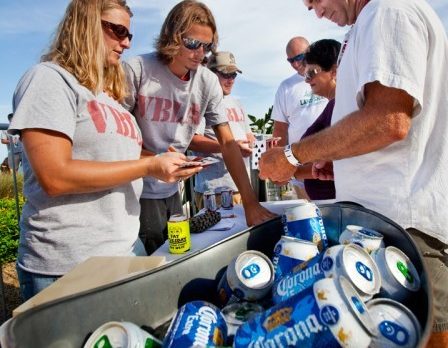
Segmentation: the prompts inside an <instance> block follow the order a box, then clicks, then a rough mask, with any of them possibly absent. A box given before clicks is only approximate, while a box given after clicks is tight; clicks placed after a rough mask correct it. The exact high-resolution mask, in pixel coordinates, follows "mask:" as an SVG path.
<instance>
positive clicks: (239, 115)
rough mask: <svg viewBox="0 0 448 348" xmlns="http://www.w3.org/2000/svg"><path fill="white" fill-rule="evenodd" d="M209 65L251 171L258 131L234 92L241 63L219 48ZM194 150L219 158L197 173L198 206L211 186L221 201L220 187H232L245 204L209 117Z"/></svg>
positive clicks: (238, 200)
mask: <svg viewBox="0 0 448 348" xmlns="http://www.w3.org/2000/svg"><path fill="white" fill-rule="evenodd" d="M207 66H208V68H209V69H210V70H211V71H213V72H214V73H215V74H216V76H218V80H219V84H220V85H221V88H222V92H223V94H224V108H225V112H226V117H227V121H228V122H229V126H230V129H231V130H232V133H233V136H234V138H235V140H236V142H237V144H238V146H239V147H240V151H241V155H242V156H243V157H245V158H244V164H245V167H246V171H247V172H248V174H249V173H250V163H249V158H248V157H249V156H250V155H251V154H252V149H251V147H250V143H251V142H253V141H254V140H255V137H254V135H253V134H252V131H251V129H250V126H249V123H250V121H249V118H248V117H247V114H246V112H245V111H244V109H243V106H242V105H241V102H240V101H239V100H238V99H236V98H234V97H233V96H231V95H230V94H231V92H232V88H233V85H234V83H235V79H236V77H237V76H238V73H240V74H241V73H242V72H241V70H240V69H239V68H238V67H237V65H236V61H235V56H234V55H233V54H232V53H230V52H216V53H214V54H212V55H211V56H210V58H209V61H208V65H207ZM189 149H190V150H193V151H194V152H195V155H197V156H200V157H208V156H210V157H214V158H217V159H219V162H218V163H216V164H214V165H212V166H209V167H208V168H205V169H204V170H202V171H201V172H199V173H198V175H196V176H195V186H194V191H195V203H196V207H197V208H198V209H201V208H202V207H203V193H204V192H205V191H208V190H213V191H215V190H217V191H218V193H217V194H216V199H217V203H218V204H219V203H220V194H219V188H221V187H229V188H231V189H232V190H233V203H234V204H241V203H242V200H241V195H240V194H239V192H238V187H237V186H236V185H235V183H234V182H233V180H232V177H231V176H230V173H229V171H228V170H227V168H226V166H225V163H224V161H223V157H222V154H221V146H220V145H219V142H218V140H217V139H216V136H215V133H214V131H213V128H212V127H211V126H206V125H205V119H202V120H201V124H200V127H199V128H198V129H197V131H196V134H195V135H194V137H193V139H192V141H191V144H190V147H189Z"/></svg>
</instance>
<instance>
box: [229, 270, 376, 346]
mask: <svg viewBox="0 0 448 348" xmlns="http://www.w3.org/2000/svg"><path fill="white" fill-rule="evenodd" d="M374 334H375V329H374V325H373V321H372V318H370V314H369V312H368V311H367V309H366V307H365V305H364V303H363V302H362V300H361V299H360V298H359V295H358V293H357V291H356V290H355V289H354V288H353V286H352V285H351V283H350V282H349V281H348V280H346V279H345V278H344V277H340V278H325V279H321V280H319V281H317V282H316V283H315V284H314V285H313V286H312V287H310V288H308V289H307V290H305V291H304V292H302V293H300V294H299V295H297V296H294V297H291V298H290V299H288V300H286V301H285V302H282V303H280V304H277V305H275V306H274V307H271V308H270V309H268V310H267V311H265V312H264V313H262V314H259V315H257V316H255V317H254V318H252V319H251V320H249V321H248V322H247V323H245V324H243V325H242V326H241V327H240V328H239V329H238V331H237V332H236V335H235V340H234V347H235V348H240V347H249V348H264V347H269V348H275V347H301V348H308V347H310V348H311V347H313V348H324V347H325V348H333V347H341V346H342V347H348V348H367V347H368V346H369V344H370V343H371V341H372V336H373V335H374Z"/></svg>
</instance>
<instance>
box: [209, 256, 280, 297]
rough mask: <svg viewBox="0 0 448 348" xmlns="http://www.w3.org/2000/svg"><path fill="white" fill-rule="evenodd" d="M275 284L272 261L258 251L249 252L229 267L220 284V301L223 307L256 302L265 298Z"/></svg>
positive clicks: (234, 260) (232, 262)
mask: <svg viewBox="0 0 448 348" xmlns="http://www.w3.org/2000/svg"><path fill="white" fill-rule="evenodd" d="M273 282H274V266H273V265H272V262H271V260H269V258H268V257H267V256H266V255H264V254H263V253H261V252H259V251H256V250H247V251H245V252H243V253H241V254H240V255H238V256H237V257H236V258H234V259H233V260H232V261H231V262H230V264H229V265H228V266H227V270H226V272H224V274H223V276H222V278H221V280H220V281H219V284H218V299H219V301H220V303H221V304H222V305H226V304H230V303H235V302H241V301H242V300H246V301H256V300H260V299H262V298H263V297H265V296H266V295H267V294H268V293H269V292H270V290H271V287H272V284H273Z"/></svg>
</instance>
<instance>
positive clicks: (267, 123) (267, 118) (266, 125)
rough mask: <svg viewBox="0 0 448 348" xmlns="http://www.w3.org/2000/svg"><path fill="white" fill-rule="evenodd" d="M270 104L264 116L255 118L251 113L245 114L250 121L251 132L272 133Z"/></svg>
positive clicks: (272, 122)
mask: <svg viewBox="0 0 448 348" xmlns="http://www.w3.org/2000/svg"><path fill="white" fill-rule="evenodd" d="M271 114H272V106H271V107H270V108H269V110H268V112H267V113H265V114H264V118H257V117H256V116H253V115H247V116H248V117H249V119H250V120H251V121H252V123H251V124H250V128H251V129H252V132H254V133H258V134H272V131H273V125H274V120H271Z"/></svg>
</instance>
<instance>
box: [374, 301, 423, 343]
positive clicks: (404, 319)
mask: <svg viewBox="0 0 448 348" xmlns="http://www.w3.org/2000/svg"><path fill="white" fill-rule="evenodd" d="M367 308H368V309H369V312H370V315H371V317H372V320H373V322H374V325H375V326H376V328H377V332H378V335H377V337H375V338H374V339H373V343H372V345H371V348H382V347H388V348H414V347H417V345H418V343H419V341H420V336H421V331H422V330H421V326H420V323H419V322H418V320H417V318H416V317H415V315H414V314H413V313H412V312H411V311H410V310H409V309H408V308H407V307H405V306H403V305H402V304H401V303H399V302H397V301H394V300H391V299H388V298H377V299H374V300H371V301H369V302H367Z"/></svg>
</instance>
